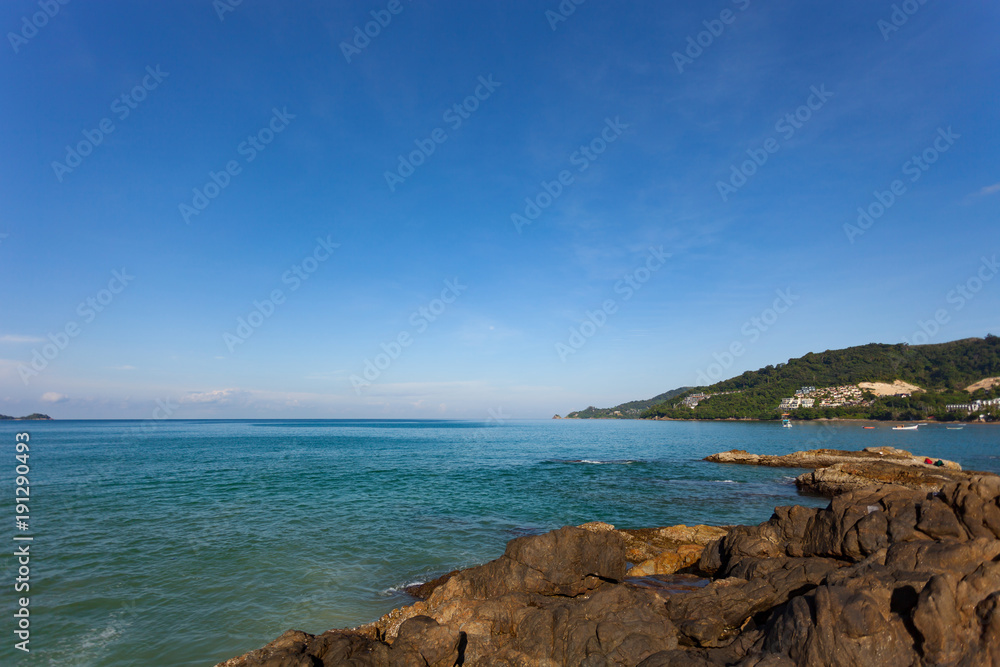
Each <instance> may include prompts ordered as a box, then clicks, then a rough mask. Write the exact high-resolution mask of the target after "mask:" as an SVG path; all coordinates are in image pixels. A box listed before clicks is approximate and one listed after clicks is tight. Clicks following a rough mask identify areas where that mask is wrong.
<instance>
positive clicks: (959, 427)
mask: <svg viewBox="0 0 1000 667" xmlns="http://www.w3.org/2000/svg"><path fill="white" fill-rule="evenodd" d="M945 428H946V429H948V430H949V431H961V430H962V429H963V428H965V427H964V426H945Z"/></svg>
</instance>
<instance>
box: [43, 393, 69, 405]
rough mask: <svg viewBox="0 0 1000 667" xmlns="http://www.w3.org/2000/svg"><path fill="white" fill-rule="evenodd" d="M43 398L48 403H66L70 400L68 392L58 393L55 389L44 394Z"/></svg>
mask: <svg viewBox="0 0 1000 667" xmlns="http://www.w3.org/2000/svg"><path fill="white" fill-rule="evenodd" d="M42 400H43V401H45V402H46V403H65V402H66V401H68V400H69V396H67V395H66V394H57V393H56V392H54V391H47V392H45V393H44V394H42Z"/></svg>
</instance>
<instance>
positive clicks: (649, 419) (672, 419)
mask: <svg viewBox="0 0 1000 667" xmlns="http://www.w3.org/2000/svg"><path fill="white" fill-rule="evenodd" d="M548 421H552V420H548ZM559 421H580V422H584V421H638V422H643V421H645V422H682V423H683V422H723V423H725V422H758V423H761V424H770V423H776V424H777V423H780V422H781V420H780V419H777V418H775V419H755V418H752V417H746V418H743V417H740V418H736V417H727V418H724V419H718V418H712V419H677V418H676V417H637V418H635V419H629V418H627V417H586V418H581V417H560V419H559ZM792 422H793V423H798V424H809V423H811V422H844V423H859V424H862V423H863V424H910V425H912V424H924V423H926V424H927V425H928V426H931V425H933V426H952V425H954V426H973V425H976V426H998V425H1000V421H984V422H981V421H971V422H965V421H953V422H940V421H937V420H935V419H920V420H904V419H869V418H865V419H861V418H858V419H852V418H850V417H817V418H816V419H795V418H792Z"/></svg>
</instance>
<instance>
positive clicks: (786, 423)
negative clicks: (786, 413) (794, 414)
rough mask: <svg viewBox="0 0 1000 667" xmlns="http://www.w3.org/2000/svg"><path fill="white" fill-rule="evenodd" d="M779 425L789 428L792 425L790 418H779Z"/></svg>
mask: <svg viewBox="0 0 1000 667" xmlns="http://www.w3.org/2000/svg"><path fill="white" fill-rule="evenodd" d="M781 425H782V426H783V427H785V428H791V427H792V420H791V419H788V418H787V417H786V418H785V419H782V420H781Z"/></svg>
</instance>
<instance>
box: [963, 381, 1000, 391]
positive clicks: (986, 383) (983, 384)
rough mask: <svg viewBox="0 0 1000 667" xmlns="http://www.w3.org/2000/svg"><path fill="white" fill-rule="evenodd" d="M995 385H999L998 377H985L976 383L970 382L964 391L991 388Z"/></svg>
mask: <svg viewBox="0 0 1000 667" xmlns="http://www.w3.org/2000/svg"><path fill="white" fill-rule="evenodd" d="M997 385H1000V378H986V379H985V380H980V381H979V382H977V383H976V384H970V385H969V386H968V387H966V388H965V391H967V392H969V393H970V394H971V393H972V392H974V391H976V390H977V389H992V388H993V387H995V386H997Z"/></svg>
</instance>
